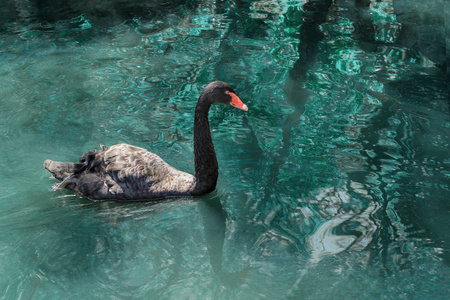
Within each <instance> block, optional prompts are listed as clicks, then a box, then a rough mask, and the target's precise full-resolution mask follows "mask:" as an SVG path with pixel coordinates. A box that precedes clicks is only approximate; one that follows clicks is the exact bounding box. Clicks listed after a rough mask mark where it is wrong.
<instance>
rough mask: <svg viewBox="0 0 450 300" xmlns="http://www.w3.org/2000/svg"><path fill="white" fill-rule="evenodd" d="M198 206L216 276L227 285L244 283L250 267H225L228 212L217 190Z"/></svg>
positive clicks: (234, 285) (203, 198) (232, 285)
mask: <svg viewBox="0 0 450 300" xmlns="http://www.w3.org/2000/svg"><path fill="white" fill-rule="evenodd" d="M198 208H199V210H200V214H201V216H202V220H203V226H204V230H205V238H206V245H207V248H208V254H209V260H210V263H211V267H212V269H213V271H214V273H215V274H216V276H217V277H218V278H219V279H220V280H221V281H222V283H223V284H224V285H225V286H227V287H237V286H240V285H241V284H243V283H244V281H245V279H246V277H247V275H248V273H249V272H250V271H251V269H250V268H245V269H244V270H242V271H240V272H227V271H226V270H224V269H223V264H222V261H223V245H224V241H225V232H226V214H225V211H224V210H223V207H222V204H221V202H220V197H219V195H218V193H217V192H213V193H212V194H210V195H207V196H205V197H202V199H201V200H200V201H199V203H198Z"/></svg>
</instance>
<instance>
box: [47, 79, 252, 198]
mask: <svg viewBox="0 0 450 300" xmlns="http://www.w3.org/2000/svg"><path fill="white" fill-rule="evenodd" d="M212 103H222V104H229V105H232V106H234V107H237V108H240V109H242V110H245V111H247V110H248V108H247V106H246V105H245V104H244V103H242V101H241V100H240V99H239V97H238V96H237V95H236V93H235V92H234V90H233V89H232V88H231V86H230V85H229V84H227V83H225V82H220V81H215V82H212V83H210V84H208V85H207V86H206V87H205V89H204V90H203V92H202V93H201V94H200V97H199V99H198V102H197V106H196V107H195V117H194V156H195V175H191V174H188V173H185V172H182V171H179V170H177V169H175V168H173V167H172V166H170V165H169V164H167V163H166V162H165V161H164V160H162V159H161V158H160V157H159V156H158V155H156V154H153V153H151V152H149V151H147V150H145V149H142V148H138V147H134V146H131V145H127V144H118V145H114V146H111V147H104V146H103V147H102V148H103V149H102V150H95V151H93V152H87V153H84V154H83V155H82V156H81V158H80V162H79V163H71V162H56V161H51V160H46V161H45V162H44V167H45V168H46V169H47V170H48V171H49V172H51V173H52V174H53V176H54V177H55V178H56V179H58V180H60V181H61V182H60V183H57V184H55V185H54V186H53V188H52V189H53V190H57V189H62V188H66V189H68V190H73V191H75V192H76V193H77V194H78V195H80V196H86V197H88V198H90V199H93V200H101V199H117V200H151V199H160V198H165V197H173V196H183V195H191V196H198V195H204V194H207V193H210V192H212V191H213V190H214V189H215V188H216V183H217V177H218V174H219V167H218V164H217V158H216V152H215V151H214V145H213V142H212V138H211V131H210V129H209V121H208V111H209V108H210V106H211V104H212Z"/></svg>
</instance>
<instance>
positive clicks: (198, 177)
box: [192, 97, 219, 194]
mask: <svg viewBox="0 0 450 300" xmlns="http://www.w3.org/2000/svg"><path fill="white" fill-rule="evenodd" d="M204 98H205V97H200V99H199V101H198V102H197V106H196V108H195V120H194V156H195V186H194V187H193V190H192V194H206V193H209V192H212V191H213V190H214V189H215V188H216V183H217V177H218V176H219V165H218V164H217V158H216V152H215V150H214V145H213V141H212V138H211V131H210V129H209V121H208V111H209V108H210V106H211V103H210V102H209V101H207V99H204Z"/></svg>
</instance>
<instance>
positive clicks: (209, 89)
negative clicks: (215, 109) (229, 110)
mask: <svg viewBox="0 0 450 300" xmlns="http://www.w3.org/2000/svg"><path fill="white" fill-rule="evenodd" d="M202 94H204V95H206V96H207V97H208V98H209V99H211V100H210V101H211V102H213V103H222V104H228V105H231V106H234V107H237V108H239V109H242V110H245V111H247V110H248V107H247V105H245V104H244V103H243V102H242V100H241V99H239V97H238V96H237V95H236V93H235V91H234V90H233V88H232V87H231V86H230V85H229V84H228V83H226V82H222V81H214V82H211V83H210V84H208V85H207V86H206V87H205V89H204V90H203V93H202Z"/></svg>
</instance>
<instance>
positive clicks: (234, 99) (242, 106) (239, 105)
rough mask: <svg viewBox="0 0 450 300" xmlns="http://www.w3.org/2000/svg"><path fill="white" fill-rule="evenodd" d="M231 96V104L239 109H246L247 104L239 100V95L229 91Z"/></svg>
mask: <svg viewBox="0 0 450 300" xmlns="http://www.w3.org/2000/svg"><path fill="white" fill-rule="evenodd" d="M230 96H231V103H230V105H231V106H234V107H237V108H239V109H242V110H245V111H247V110H248V107H247V105H245V104H244V102H242V101H241V99H239V97H238V96H237V95H236V94H235V93H230Z"/></svg>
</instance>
